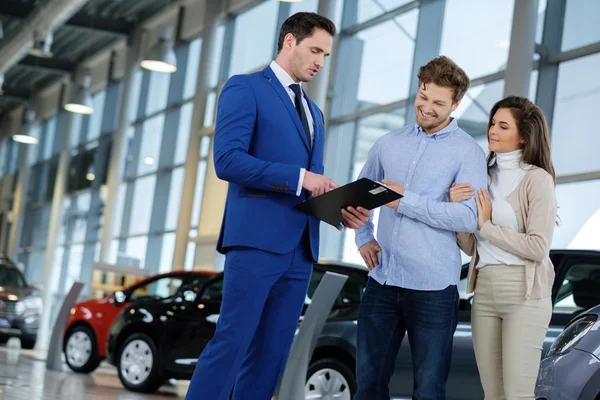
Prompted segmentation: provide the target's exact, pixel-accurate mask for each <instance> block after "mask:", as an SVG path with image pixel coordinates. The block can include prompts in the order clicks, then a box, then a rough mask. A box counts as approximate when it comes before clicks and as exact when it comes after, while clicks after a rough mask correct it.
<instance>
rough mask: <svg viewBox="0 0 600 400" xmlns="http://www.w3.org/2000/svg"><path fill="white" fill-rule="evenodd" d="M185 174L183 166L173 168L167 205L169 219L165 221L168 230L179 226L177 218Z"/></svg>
mask: <svg viewBox="0 0 600 400" xmlns="http://www.w3.org/2000/svg"><path fill="white" fill-rule="evenodd" d="M183 175H184V168H183V167H179V168H177V169H175V170H173V173H172V175H171V188H170V190H169V199H168V201H169V203H168V207H167V221H166V222H165V229H166V230H172V229H175V228H176V227H177V218H178V216H179V206H180V204H181V192H182V188H183Z"/></svg>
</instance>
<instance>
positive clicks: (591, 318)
mask: <svg viewBox="0 0 600 400" xmlns="http://www.w3.org/2000/svg"><path fill="white" fill-rule="evenodd" d="M597 320H598V316H596V315H584V316H583V317H581V318H578V319H576V320H575V321H573V322H571V323H570V324H569V325H568V326H567V327H566V328H565V329H564V330H563V331H562V332H561V333H560V335H558V336H557V338H556V340H555V341H554V343H552V346H550V349H549V350H548V354H547V356H548V357H550V356H554V355H561V354H566V353H568V352H569V351H571V349H573V348H574V347H575V346H576V345H577V343H579V342H580V341H581V340H582V339H583V338H584V336H585V335H587V333H588V332H589V331H590V329H592V327H593V326H594V324H595V323H596V321H597Z"/></svg>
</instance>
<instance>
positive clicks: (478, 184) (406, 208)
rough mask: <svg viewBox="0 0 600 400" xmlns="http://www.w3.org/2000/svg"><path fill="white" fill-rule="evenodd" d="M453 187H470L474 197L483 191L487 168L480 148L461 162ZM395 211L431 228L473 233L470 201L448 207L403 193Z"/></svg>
mask: <svg viewBox="0 0 600 400" xmlns="http://www.w3.org/2000/svg"><path fill="white" fill-rule="evenodd" d="M456 183H469V184H471V186H472V187H473V188H474V189H475V193H477V191H478V190H479V189H481V188H487V166H486V161H485V154H484V152H483V149H481V147H479V146H473V149H472V150H471V151H470V152H469V153H468V154H466V156H465V157H464V158H463V161H462V165H461V167H460V170H459V171H458V174H457V175H456ZM397 211H398V212H399V213H401V214H404V215H406V216H407V217H409V218H413V219H416V220H418V221H421V222H423V223H425V224H427V225H429V226H431V227H433V228H438V229H445V230H449V231H453V232H469V233H473V232H475V231H476V230H477V205H476V203H475V198H474V197H471V198H470V199H468V200H465V201H462V202H460V203H450V202H444V201H437V200H433V199H428V198H426V197H425V196H421V195H419V194H417V193H414V192H411V191H409V190H406V191H405V192H404V197H403V198H402V199H401V200H400V203H399V205H398V210H397Z"/></svg>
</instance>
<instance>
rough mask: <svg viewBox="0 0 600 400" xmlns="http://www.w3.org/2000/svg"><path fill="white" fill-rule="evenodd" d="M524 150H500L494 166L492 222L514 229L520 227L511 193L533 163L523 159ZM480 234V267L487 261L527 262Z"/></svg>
mask: <svg viewBox="0 0 600 400" xmlns="http://www.w3.org/2000/svg"><path fill="white" fill-rule="evenodd" d="M521 154H522V150H516V151H513V152H510V153H497V154H496V167H494V168H492V170H491V175H490V176H491V183H490V185H489V186H490V189H489V192H490V200H491V201H492V223H493V224H494V225H501V226H504V227H507V228H509V229H510V230H513V231H518V230H519V225H518V223H517V216H516V215H515V212H516V211H515V210H514V209H513V208H512V206H511V205H510V203H509V202H508V196H509V195H510V194H511V193H512V192H513V191H514V190H515V189H516V188H517V186H519V184H520V183H521V181H522V180H523V177H524V176H525V173H526V172H527V170H528V169H529V165H527V164H522V163H521ZM475 235H476V236H477V252H478V254H479V262H478V263H477V268H482V267H485V266H486V265H523V266H524V265H525V259H523V258H522V257H519V256H517V255H515V254H513V253H510V252H508V251H506V250H503V249H501V248H499V247H497V246H494V245H493V244H491V243H490V242H489V241H488V240H486V239H484V238H482V237H481V236H480V235H479V231H477V232H476V233H475Z"/></svg>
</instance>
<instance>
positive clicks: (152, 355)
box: [117, 333, 163, 393]
mask: <svg viewBox="0 0 600 400" xmlns="http://www.w3.org/2000/svg"><path fill="white" fill-rule="evenodd" d="M157 355H158V351H157V350H156V345H155V344H154V341H153V340H152V339H151V338H150V337H149V336H148V335H146V334H143V333H134V334H133V335H131V336H129V337H128V338H127V339H125V341H124V342H123V345H122V346H121V349H120V351H119V354H118V356H117V362H118V364H117V365H118V367H117V368H118V370H119V379H120V380H121V383H122V384H123V386H125V387H126V388H127V389H128V390H131V391H133V392H141V393H152V392H155V391H156V390H157V389H158V388H159V387H160V386H161V385H162V383H163V380H162V377H161V371H160V366H159V362H158V357H157Z"/></svg>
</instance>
